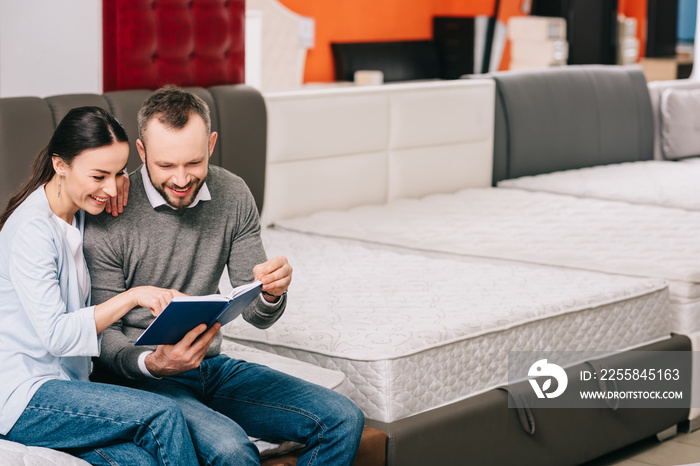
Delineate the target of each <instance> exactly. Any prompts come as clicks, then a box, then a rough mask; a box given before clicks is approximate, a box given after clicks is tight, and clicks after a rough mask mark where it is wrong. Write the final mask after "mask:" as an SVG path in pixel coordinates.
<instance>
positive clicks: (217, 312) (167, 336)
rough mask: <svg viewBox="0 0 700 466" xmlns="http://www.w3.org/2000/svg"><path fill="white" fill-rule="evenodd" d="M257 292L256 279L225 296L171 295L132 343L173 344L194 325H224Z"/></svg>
mask: <svg viewBox="0 0 700 466" xmlns="http://www.w3.org/2000/svg"><path fill="white" fill-rule="evenodd" d="M261 292H262V283H260V281H259V280H258V281H254V282H253V283H248V284H246V285H241V286H238V287H236V288H234V289H233V290H231V292H230V293H228V294H227V295H220V294H213V295H208V296H182V297H175V298H173V300H172V301H170V304H168V306H167V307H166V308H165V309H164V310H163V312H161V313H160V315H159V316H158V317H156V318H155V319H153V322H151V325H149V326H148V328H147V329H146V330H144V331H143V333H142V334H141V336H140V337H139V338H138V340H136V342H135V343H134V345H174V344H175V343H177V342H179V341H180V340H182V337H184V336H185V335H186V334H187V333H188V332H189V331H190V330H192V329H193V328H195V327H196V326H198V325H201V324H207V327H211V326H212V325H214V323H215V322H221V325H226V324H228V323H229V322H231V321H232V320H233V319H235V318H236V317H238V316H239V315H241V313H242V312H243V310H244V309H245V308H246V307H248V305H250V303H252V302H253V300H255V298H257V297H258V295H259V294H260V293H261Z"/></svg>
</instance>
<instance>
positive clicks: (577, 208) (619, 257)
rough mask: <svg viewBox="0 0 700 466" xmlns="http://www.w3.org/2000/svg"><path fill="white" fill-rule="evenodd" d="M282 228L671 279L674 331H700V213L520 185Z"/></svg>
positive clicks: (324, 215)
mask: <svg viewBox="0 0 700 466" xmlns="http://www.w3.org/2000/svg"><path fill="white" fill-rule="evenodd" d="M277 224H278V226H279V227H282V228H285V229H288V230H293V231H300V232H307V233H314V234H317V235H325V236H330V237H339V238H349V239H354V240H361V241H363V242H365V243H375V244H384V245H389V246H393V247H396V248H399V249H402V250H412V251H422V252H424V253H427V254H431V255H438V256H440V255H442V256H448V257H449V256H455V255H461V256H475V257H488V258H498V259H506V260H516V261H522V262H528V263H534V264H541V265H550V266H558V267H568V268H575V269H582V270H590V271H597V272H605V273H610V274H622V275H630V276H637V277H655V278H662V279H666V280H668V281H669V289H670V299H671V303H672V307H671V330H672V331H674V332H676V333H681V334H684V335H688V334H690V333H692V332H695V331H698V330H700V233H699V232H700V212H695V211H685V210H680V209H668V208H663V207H657V206H648V205H633V204H626V203H622V202H612V201H604V200H598V199H585V198H575V197H571V196H564V195H557V194H550V193H540V192H529V191H523V190H517V189H500V188H488V189H467V190H463V191H459V192H457V193H454V194H446V195H431V196H427V197H425V198H422V199H402V200H398V201H395V202H392V203H389V204H384V205H377V206H363V207H359V208H355V209H352V210H349V211H345V212H330V211H329V212H319V213H316V214H314V215H311V216H309V217H304V218H296V219H290V220H284V221H278V222H277Z"/></svg>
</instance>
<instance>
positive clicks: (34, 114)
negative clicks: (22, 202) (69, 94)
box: [0, 97, 54, 211]
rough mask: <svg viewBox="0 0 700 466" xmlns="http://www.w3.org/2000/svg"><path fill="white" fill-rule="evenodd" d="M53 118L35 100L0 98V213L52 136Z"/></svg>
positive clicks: (48, 109)
mask: <svg viewBox="0 0 700 466" xmlns="http://www.w3.org/2000/svg"><path fill="white" fill-rule="evenodd" d="M53 128H54V123H53V117H52V116H51V109H50V108H49V105H48V104H47V103H46V101H45V100H43V99H40V98H38V97H8V98H4V99H0V211H4V210H5V206H6V205H7V201H9V200H10V197H11V196H12V195H13V194H15V192H16V191H17V190H18V189H19V187H20V185H21V184H22V182H23V181H24V180H25V179H26V178H27V177H29V173H30V171H31V166H32V162H33V161H34V158H35V157H36V155H37V154H38V153H39V151H40V150H41V149H43V148H44V147H45V146H46V144H48V142H49V139H50V138H51V135H52V134H53Z"/></svg>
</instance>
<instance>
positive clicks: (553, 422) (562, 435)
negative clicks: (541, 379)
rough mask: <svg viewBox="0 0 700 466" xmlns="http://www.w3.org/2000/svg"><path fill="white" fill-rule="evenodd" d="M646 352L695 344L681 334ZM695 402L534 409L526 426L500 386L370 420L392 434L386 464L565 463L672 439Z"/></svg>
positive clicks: (556, 465)
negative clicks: (414, 411)
mask: <svg viewBox="0 0 700 466" xmlns="http://www.w3.org/2000/svg"><path fill="white" fill-rule="evenodd" d="M639 350H642V351H691V344H690V340H689V339H688V338H687V337H685V336H682V335H674V336H672V337H671V338H669V339H667V340H663V341H661V342H657V343H653V344H649V345H646V346H644V347H642V348H639ZM688 412H689V408H674V409H651V408H646V409H644V408H639V409H632V408H630V409H619V410H616V411H613V410H612V409H607V408H600V409H577V408H571V409H539V410H538V409H533V410H532V419H533V421H532V426H531V427H532V428H531V429H530V431H534V432H532V434H530V433H529V432H526V431H525V430H524V429H523V426H522V420H521V419H520V417H519V415H518V410H517V409H511V408H509V407H508V394H507V392H506V391H504V390H500V389H495V390H491V391H488V392H486V393H483V394H480V395H476V396H474V397H471V398H468V399H465V400H462V401H459V402H456V403H453V404H451V405H448V406H444V407H441V408H437V409H433V410H430V411H427V412H424V413H421V414H417V415H415V416H411V417H408V418H405V419H401V420H398V421H394V422H391V423H384V422H378V421H373V420H367V424H368V425H370V426H371V427H374V428H377V429H380V430H383V431H384V432H386V433H387V434H388V437H389V438H388V440H387V465H388V466H395V465H401V466H410V465H420V464H464V462H465V461H467V460H468V461H469V463H470V464H479V465H503V464H520V465H537V466H546V465H552V466H563V465H576V464H581V463H584V462H586V461H590V460H592V459H595V458H597V457H599V456H602V455H604V454H607V453H610V452H612V451H615V450H617V449H619V448H622V447H624V446H627V445H630V444H632V443H635V442H637V441H640V440H642V439H645V438H647V437H651V436H654V435H657V434H658V435H659V437H660V438H668V437H669V436H670V435H672V434H675V431H676V426H677V424H678V423H682V422H684V421H686V420H687V419H688Z"/></svg>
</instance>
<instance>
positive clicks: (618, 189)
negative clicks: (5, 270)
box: [498, 160, 700, 211]
mask: <svg viewBox="0 0 700 466" xmlns="http://www.w3.org/2000/svg"><path fill="white" fill-rule="evenodd" d="M698 180H700V163H692V162H671V161H659V160H648V161H644V162H629V163H619V164H613V165H600V166H596V167H588V168H579V169H576V170H565V171H559V172H554V173H546V174H542V175H535V176H525V177H522V178H515V179H512V180H503V181H500V182H499V183H498V187H499V188H515V189H524V190H527V191H539V192H548V193H555V194H566V195H569V196H575V197H586V198H594V199H608V200H611V201H622V202H628V203H630V204H645V205H656V206H662V207H673V208H678V209H685V210H697V211H700V183H699V182H698Z"/></svg>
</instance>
